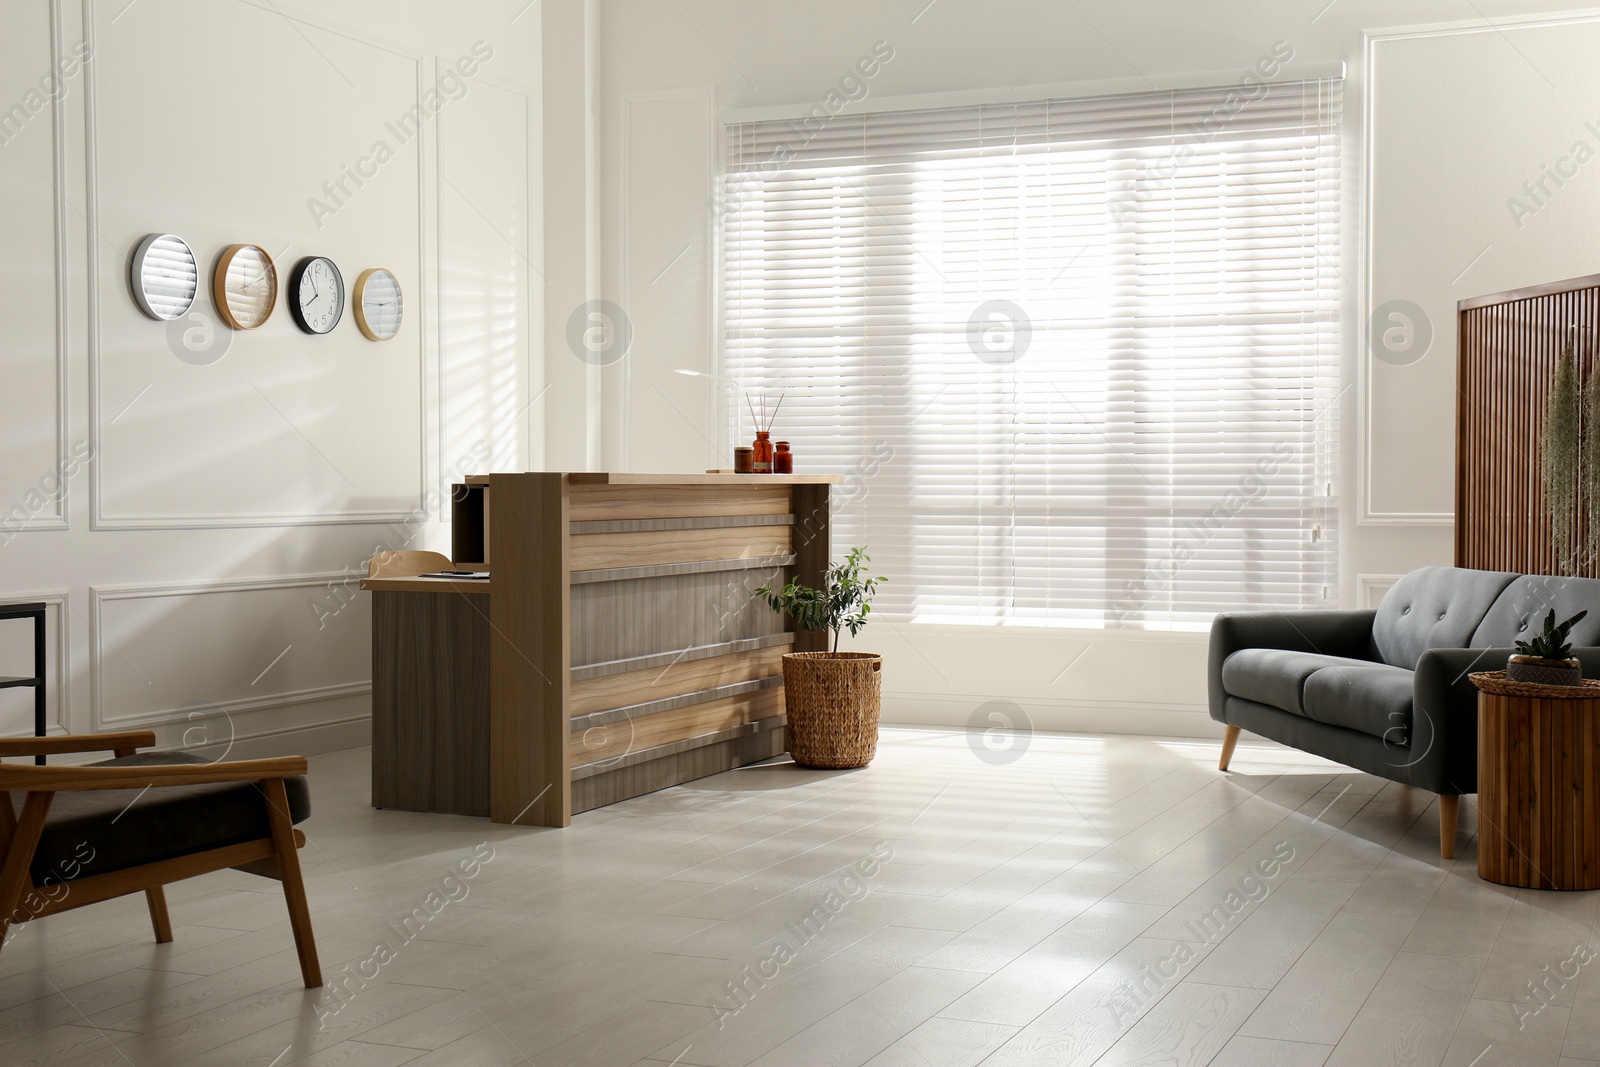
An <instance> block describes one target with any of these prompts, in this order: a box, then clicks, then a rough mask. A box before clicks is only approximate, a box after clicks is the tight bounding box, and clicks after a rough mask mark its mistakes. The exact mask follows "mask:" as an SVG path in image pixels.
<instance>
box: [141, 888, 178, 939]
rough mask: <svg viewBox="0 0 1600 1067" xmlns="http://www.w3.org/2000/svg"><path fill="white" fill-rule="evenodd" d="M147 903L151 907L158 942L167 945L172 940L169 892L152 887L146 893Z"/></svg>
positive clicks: (151, 922)
mask: <svg viewBox="0 0 1600 1067" xmlns="http://www.w3.org/2000/svg"><path fill="white" fill-rule="evenodd" d="M144 900H145V903H146V904H148V905H150V925H151V926H152V927H154V928H155V932H156V941H158V942H159V943H161V944H163V945H165V944H166V943H167V942H169V941H171V940H172V919H171V917H169V916H168V915H167V891H166V889H165V888H163V887H162V886H159V885H157V886H151V887H150V888H149V889H146V890H145V891H144Z"/></svg>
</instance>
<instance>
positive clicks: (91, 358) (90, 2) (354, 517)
mask: <svg viewBox="0 0 1600 1067" xmlns="http://www.w3.org/2000/svg"><path fill="white" fill-rule="evenodd" d="M234 2H235V3H237V4H240V5H243V6H246V7H251V8H254V9H256V10H259V11H265V12H270V13H272V14H275V15H278V16H281V17H282V18H284V19H285V20H287V21H289V22H291V23H295V22H298V23H301V24H303V25H305V26H308V27H314V28H316V29H319V30H322V31H326V32H329V33H334V34H337V35H339V36H341V37H344V38H345V39H347V40H349V41H352V42H354V43H357V44H361V45H364V46H367V47H370V48H374V49H377V50H379V51H382V52H386V53H389V54H391V55H394V56H396V57H398V58H400V59H404V60H407V61H409V62H410V63H412V64H413V65H414V68H415V76H414V79H413V82H414V85H415V92H414V99H413V101H412V102H413V103H415V104H416V105H417V106H418V107H419V108H420V107H421V105H422V97H423V88H424V86H423V73H424V63H423V54H422V53H421V52H419V51H417V50H415V49H411V48H407V47H405V46H403V45H400V44H397V43H395V42H393V41H390V40H388V39H385V38H383V37H380V36H378V35H376V34H371V33H368V32H366V31H364V30H359V29H356V28H354V27H351V26H347V25H344V24H341V23H338V22H334V21H332V20H329V19H326V18H322V17H321V16H318V15H315V14H312V13H309V12H306V11H303V10H300V9H298V8H295V7H292V6H290V5H288V4H279V3H276V2H268V0H234ZM95 9H96V0H82V11H83V38H84V40H85V41H86V42H88V43H89V45H90V47H91V49H95V36H96V33H95V28H96V17H95ZM123 10H124V11H126V7H124V8H123ZM117 17H119V18H120V17H121V15H120V14H119V15H118V16H117ZM297 32H298V31H297ZM93 54H94V55H95V58H96V60H98V58H99V56H98V50H97V49H95V51H94V52H93ZM96 68H97V63H96V62H89V63H85V64H84V68H83V78H84V105H83V107H84V139H85V145H84V173H85V177H84V186H85V210H84V218H85V220H86V221H87V224H88V225H87V229H88V234H87V258H86V262H87V275H88V290H87V305H86V311H87V318H88V327H87V354H88V370H89V404H88V407H89V443H90V446H91V449H92V454H93V456H94V459H93V461H92V462H91V463H90V464H89V503H90V528H91V529H94V530H210V529H248V528H261V527H273V528H276V527H296V526H329V525H379V524H386V523H405V522H411V521H415V518H416V515H417V514H418V513H419V512H421V511H422V510H423V507H422V505H423V502H424V501H426V499H427V487H428V484H429V473H428V462H427V452H428V446H427V428H428V412H429V402H430V397H429V395H428V389H427V380H426V379H427V372H426V363H427V350H426V344H425V342H424V341H422V340H420V338H425V337H426V336H427V335H428V324H427V312H426V301H425V300H421V299H419V300H416V301H415V302H414V304H413V306H414V307H415V309H416V310H415V314H416V316H417V319H418V323H417V330H418V336H419V341H418V349H417V363H418V367H417V374H418V379H419V383H420V384H419V397H418V409H417V418H418V420H419V422H418V424H419V427H420V432H419V439H420V442H421V445H420V449H421V456H420V459H419V465H418V466H419V471H418V474H419V477H418V486H417V498H416V503H415V505H414V506H413V505H412V504H411V502H410V501H407V505H408V506H407V508H406V509H404V510H395V509H374V510H361V509H345V510H340V511H329V512H314V511H313V512H303V513H298V514H282V515H181V516H159V515H158V516H139V515H121V516H109V515H107V514H106V512H105V507H104V484H103V480H102V470H103V467H104V465H103V462H102V458H103V455H104V453H103V431H102V423H101V416H102V415H103V414H104V410H103V405H102V403H101V396H100V381H101V368H100V360H101V353H102V343H101V324H102V313H101V308H102V303H101V301H102V297H103V296H106V295H107V294H103V293H102V292H101V275H100V271H101V256H102V250H101V247H100V246H101V244H102V243H105V241H106V238H104V237H103V236H102V235H101V233H100V201H101V187H100V173H99V160H98V155H99V153H98V147H97V146H98V132H97V131H98V117H97V113H98V105H97V100H98V91H99V87H98V81H99V79H98V72H97V69H96ZM427 126H428V124H427V123H421V124H420V127H419V130H418V132H417V140H416V144H417V203H416V219H417V242H418V246H417V247H418V265H419V268H420V270H421V272H423V273H425V272H426V269H427V262H428V260H427V256H428V245H427V233H428V225H427V215H426V201H427V196H426V160H427V145H428V129H427ZM246 229H247V230H248V227H247V228H246ZM196 256H197V258H199V259H200V261H201V270H202V278H201V284H200V294H199V296H197V298H196V301H195V303H196V306H199V305H200V304H201V302H202V301H204V300H208V299H209V292H210V278H209V276H208V275H207V274H206V273H205V272H206V271H207V270H208V256H207V250H205V249H196ZM286 277H287V272H286V271H280V284H283V279H285V278H286ZM354 282H355V278H354V277H353V276H352V277H350V278H347V279H346V285H347V286H349V287H353V286H354ZM417 282H418V287H419V289H421V288H422V285H421V283H422V276H421V274H419V276H418V279H417ZM119 292H120V290H119ZM287 299H288V296H287V294H286V293H283V294H280V300H283V301H287ZM280 313H281V314H284V315H287V314H288V309H287V308H283V309H281V312H280ZM346 317H347V318H348V317H349V315H348V314H347V316H346ZM343 325H345V326H346V327H347V328H353V323H349V324H343ZM115 417H116V416H113V418H115ZM313 447H315V446H314V445H313ZM62 455H63V457H65V455H66V445H65V443H64V442H63V446H62Z"/></svg>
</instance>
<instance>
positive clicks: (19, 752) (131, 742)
mask: <svg viewBox="0 0 1600 1067" xmlns="http://www.w3.org/2000/svg"><path fill="white" fill-rule="evenodd" d="M155 743H156V735H155V734H154V733H152V732H151V731H149V730H131V731H129V732H127V733H120V734H67V735H66V736H64V737H0V758H4V757H6V756H59V755H63V754H65V753H68V752H116V751H119V750H121V749H133V748H151V747H153V746H154V745H155Z"/></svg>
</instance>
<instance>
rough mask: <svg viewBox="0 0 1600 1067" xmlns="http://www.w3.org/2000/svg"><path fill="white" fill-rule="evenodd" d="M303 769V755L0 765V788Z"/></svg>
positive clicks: (142, 782) (229, 777) (287, 774)
mask: <svg viewBox="0 0 1600 1067" xmlns="http://www.w3.org/2000/svg"><path fill="white" fill-rule="evenodd" d="M305 773H306V758H305V757H304V756H277V757H274V758H273V759H256V760H235V761H233V762H231V763H204V764H199V763H170V764H159V765H152V766H148V767H27V766H15V767H4V766H0V792H6V791H9V790H17V791H19V792H29V793H56V792H64V791H68V790H75V789H144V788H146V787H149V786H167V785H211V784H214V783H217V782H253V781H261V780H264V779H269V778H293V777H294V776H296V775H301V774H305Z"/></svg>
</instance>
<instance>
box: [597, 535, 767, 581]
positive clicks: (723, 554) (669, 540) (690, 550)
mask: <svg viewBox="0 0 1600 1067" xmlns="http://www.w3.org/2000/svg"><path fill="white" fill-rule="evenodd" d="M788 554H789V527H787V526H735V527H730V528H728V529H722V530H636V531H633V532H631V533H601V534H582V535H580V536H577V537H574V538H572V547H571V557H570V560H569V564H570V566H571V567H572V569H573V570H574V571H594V570H606V569H609V568H612V567H648V566H654V565H660V564H664V563H697V562H700V561H703V560H714V559H752V558H761V557H765V556H785V555H788Z"/></svg>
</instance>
